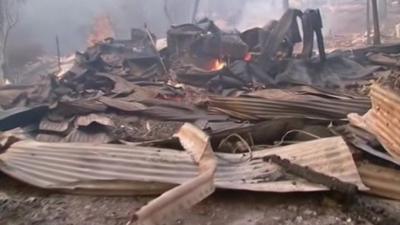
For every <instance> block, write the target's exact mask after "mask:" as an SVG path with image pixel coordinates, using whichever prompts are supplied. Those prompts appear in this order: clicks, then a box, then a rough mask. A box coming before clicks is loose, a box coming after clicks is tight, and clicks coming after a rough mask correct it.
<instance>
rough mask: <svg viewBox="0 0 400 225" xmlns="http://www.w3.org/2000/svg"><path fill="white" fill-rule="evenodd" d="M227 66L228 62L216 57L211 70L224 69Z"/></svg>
mask: <svg viewBox="0 0 400 225" xmlns="http://www.w3.org/2000/svg"><path fill="white" fill-rule="evenodd" d="M225 66H226V62H224V61H222V60H220V59H216V60H214V62H213V64H212V67H211V71H219V70H222V69H223V68H224V67H225Z"/></svg>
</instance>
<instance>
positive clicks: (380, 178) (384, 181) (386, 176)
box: [358, 163, 400, 200]
mask: <svg viewBox="0 0 400 225" xmlns="http://www.w3.org/2000/svg"><path fill="white" fill-rule="evenodd" d="M358 171H359V172H360V175H361V179H362V180H363V182H364V184H365V185H366V186H367V187H369V188H370V191H369V192H370V193H372V194H375V195H378V196H382V197H385V198H390V199H396V200H400V172H399V171H398V170H395V169H390V168H387V167H383V166H378V165H374V164H370V163H367V164H361V165H359V166H358Z"/></svg>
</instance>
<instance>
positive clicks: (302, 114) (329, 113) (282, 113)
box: [209, 97, 371, 120]
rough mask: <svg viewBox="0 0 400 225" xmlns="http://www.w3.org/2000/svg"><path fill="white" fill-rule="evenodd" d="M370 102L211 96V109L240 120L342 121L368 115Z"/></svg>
mask: <svg viewBox="0 0 400 225" xmlns="http://www.w3.org/2000/svg"><path fill="white" fill-rule="evenodd" d="M370 106H371V105H370V103H369V102H365V101H364V100H359V101H358V100H353V99H348V100H347V99H325V98H320V100H312V99H311V100H307V99H306V100H303V101H302V100H301V99H298V100H297V101H289V100H281V99H278V100H275V99H264V98H260V97H210V99H209V109H210V110H211V111H217V112H222V113H225V114H228V115H230V116H233V117H236V118H239V119H253V118H254V119H260V120H261V119H272V118H285V117H290V118H293V117H294V118H311V119H327V120H335V119H336V120H340V119H345V118H346V116H347V114H349V113H352V112H354V113H360V114H364V113H366V112H367V111H368V110H369V108H370Z"/></svg>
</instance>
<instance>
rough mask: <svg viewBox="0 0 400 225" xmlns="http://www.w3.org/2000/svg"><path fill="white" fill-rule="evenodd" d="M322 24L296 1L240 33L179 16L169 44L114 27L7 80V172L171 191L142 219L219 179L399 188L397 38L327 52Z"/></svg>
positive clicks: (221, 182)
mask: <svg viewBox="0 0 400 225" xmlns="http://www.w3.org/2000/svg"><path fill="white" fill-rule="evenodd" d="M298 18H300V21H301V31H302V32H300V29H299V24H298ZM321 29H322V19H321V16H320V13H319V11H318V10H306V11H304V12H302V11H300V10H295V9H290V10H288V11H287V12H286V13H285V14H284V15H283V16H282V18H281V19H280V20H279V21H273V22H271V23H270V24H268V25H266V26H265V27H259V28H253V29H250V30H247V31H244V32H241V33H240V32H237V31H232V32H224V31H222V30H221V29H219V28H218V27H217V26H216V25H215V24H214V23H213V21H210V20H207V19H205V20H201V21H199V22H198V23H196V24H183V25H179V26H173V27H172V28H171V29H170V30H169V31H168V34H167V39H166V40H165V41H164V43H166V45H164V46H162V45H161V44H162V43H163V42H162V41H160V40H158V41H157V39H156V37H155V36H154V35H153V34H152V33H151V32H150V31H149V30H147V28H146V29H144V30H141V29H133V30H132V31H131V39H130V40H115V39H113V38H107V39H106V40H104V41H101V42H98V43H96V44H94V45H93V46H90V47H89V48H88V49H87V50H86V51H85V52H83V53H76V55H75V57H74V60H73V62H72V63H70V64H68V63H66V64H64V65H62V68H63V70H61V71H58V72H57V73H54V74H50V75H47V76H43V77H42V78H41V80H40V81H39V82H38V83H36V84H29V85H28V84H27V85H8V86H4V87H1V88H0V105H1V107H2V109H3V110H2V112H1V116H0V129H1V130H2V131H3V132H2V134H1V148H0V152H1V154H0V170H1V171H2V172H4V173H6V174H8V175H10V176H11V177H14V178H16V179H19V180H21V181H23V182H25V183H28V184H31V185H34V186H37V187H40V188H45V189H53V190H60V191H67V192H73V193H85V194H104V193H106V194H115V195H129V194H135V195H140V194H161V193H164V192H165V193H164V194H163V195H161V196H160V197H159V198H157V199H155V200H154V201H152V202H150V203H149V204H148V205H147V206H145V207H144V208H142V209H141V210H139V211H138V212H137V213H135V215H134V216H133V217H132V221H131V222H135V221H136V222H139V223H140V224H159V223H161V221H164V220H165V219H166V218H167V217H170V216H171V215H173V214H174V213H177V212H178V210H179V209H180V208H186V207H190V206H192V205H193V204H195V203H197V202H199V201H201V200H202V199H204V198H206V197H207V196H208V195H210V194H211V193H212V192H213V191H214V189H215V188H222V189H234V190H249V191H258V192H266V191H268V192H308V191H322V190H335V191H339V192H341V193H344V194H347V195H356V194H357V192H358V191H365V192H370V193H374V194H376V195H380V196H385V197H390V198H395V199H398V200H399V199H400V197H399V196H400V189H399V188H398V187H399V186H398V185H394V184H399V180H398V179H397V178H396V177H395V176H398V171H396V170H394V168H397V167H396V166H398V165H399V164H400V161H399V158H400V151H399V149H398V145H397V142H398V141H397V140H396V135H395V134H396V132H397V130H398V125H397V123H398V121H397V114H396V113H393V112H397V111H395V110H397V106H396V105H397V103H398V102H399V100H398V98H399V96H398V93H397V91H396V90H397V88H398V87H397V83H398V82H397V81H398V76H399V74H400V73H399V70H398V66H399V65H398V63H397V62H398V60H399V59H398V55H396V54H398V53H399V52H400V45H391V46H375V47H368V48H363V49H353V50H351V51H336V52H331V53H326V52H325V47H324V40H323V37H322V32H321ZM314 37H316V40H314ZM299 43H302V44H301V45H300V44H299ZM315 43H317V48H318V54H315V53H314V51H313V49H314V44H315ZM299 46H301V48H299ZM388 71H390V72H388ZM371 80H379V82H376V83H375V84H374V85H373V86H372V88H371V90H372V92H371V98H370V97H368V96H367V95H366V94H365V93H366V91H365V89H369V87H370V86H369V85H370V83H371ZM388 82H389V83H393V84H394V85H392V86H390V85H387V84H388ZM382 87H384V88H382ZM384 89H389V90H384ZM371 99H372V104H371ZM368 111H370V112H369V113H368ZM351 113H356V114H358V115H364V114H366V115H365V116H364V117H360V116H356V115H354V114H351ZM349 114H351V115H350V116H349V118H350V121H351V123H349V122H348V121H349V119H348V115H349ZM189 123H191V124H189ZM314 139H317V140H314ZM183 149H185V150H186V151H187V152H184V151H182V150H183ZM293 168H294V169H293ZM365 168H375V169H374V170H373V169H365ZM293 171H299V172H293ZM378 173H379V174H381V173H384V174H385V176H378V175H377V174H378ZM310 174H311V175H312V176H310ZM396 179H397V180H396Z"/></svg>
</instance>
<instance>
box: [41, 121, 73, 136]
mask: <svg viewBox="0 0 400 225" xmlns="http://www.w3.org/2000/svg"><path fill="white" fill-rule="evenodd" d="M72 120H73V118H72V119H65V120H62V121H51V120H49V119H48V118H43V119H42V120H41V121H40V124H39V130H40V131H47V132H55V133H58V134H66V133H67V132H68V130H69V129H70V128H71V126H70V125H71V121H72Z"/></svg>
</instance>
